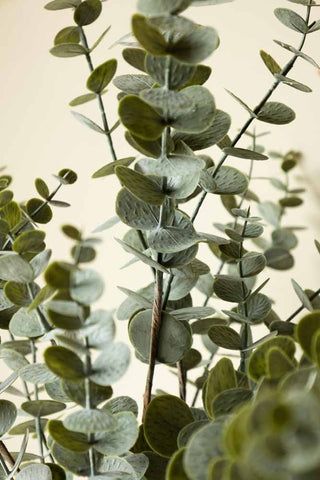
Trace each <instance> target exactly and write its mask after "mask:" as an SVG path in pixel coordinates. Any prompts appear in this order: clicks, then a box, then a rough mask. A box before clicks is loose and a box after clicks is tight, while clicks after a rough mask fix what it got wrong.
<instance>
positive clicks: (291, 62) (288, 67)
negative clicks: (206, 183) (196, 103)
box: [191, 5, 312, 223]
mask: <svg viewBox="0 0 320 480" xmlns="http://www.w3.org/2000/svg"><path fill="white" fill-rule="evenodd" d="M311 7H312V5H308V6H307V14H306V23H307V24H309V20H310V13H311ZM306 38H307V33H306V32H305V33H304V34H303V37H302V40H301V43H300V45H299V47H298V49H297V50H298V51H299V52H301V50H302V49H303V47H304V44H305V41H306ZM297 58H298V56H297V55H296V54H295V55H294V56H293V57H292V58H291V60H289V62H288V63H287V64H286V65H285V66H284V67H283V69H282V70H281V72H280V75H283V76H286V75H287V74H288V73H289V72H290V70H291V69H292V67H293V66H294V64H295V63H296V60H297ZM280 83H281V81H280V80H278V79H277V80H275V82H274V83H273V85H272V86H271V87H270V89H269V90H268V92H267V93H266V95H265V96H264V97H263V98H262V100H261V102H260V103H259V104H258V105H257V106H256V107H255V108H254V110H253V113H254V114H255V116H251V117H250V118H249V119H248V120H247V121H246V122H245V124H244V125H243V127H242V128H241V130H240V131H239V133H238V134H237V136H236V137H235V138H234V140H233V141H232V142H231V145H230V146H231V147H235V146H236V145H237V143H238V142H239V140H241V138H242V136H243V135H244V134H245V133H246V131H247V130H248V128H249V127H250V125H251V123H252V122H253V121H254V120H255V118H256V115H258V114H259V113H260V111H261V110H262V108H263V107H264V106H265V104H266V103H267V101H268V100H269V98H270V97H271V96H272V95H273V93H274V91H275V90H276V88H277V87H278V86H279V84H280ZM228 157H229V155H228V154H227V153H225V154H223V156H222V158H221V160H220V161H219V163H218V165H217V167H216V169H215V170H214V172H213V175H212V176H213V178H214V177H215V176H216V175H217V173H218V172H219V170H220V168H221V167H222V165H223V164H224V162H225V161H226V159H227V158H228ZM206 196H207V192H203V194H202V195H201V197H200V199H199V202H198V204H197V205H196V208H195V210H194V212H193V214H192V215H191V221H192V223H193V222H194V221H195V219H196V218H197V216H198V213H199V211H200V208H201V206H202V204H203V202H204V200H205V198H206Z"/></svg>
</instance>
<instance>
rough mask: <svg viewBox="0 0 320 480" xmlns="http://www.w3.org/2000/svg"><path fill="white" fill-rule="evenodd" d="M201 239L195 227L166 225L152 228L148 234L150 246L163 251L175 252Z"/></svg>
mask: <svg viewBox="0 0 320 480" xmlns="http://www.w3.org/2000/svg"><path fill="white" fill-rule="evenodd" d="M199 241H200V238H199V237H198V235H197V232H196V231H195V230H194V229H191V227H190V228H188V229H182V228H178V227H166V228H158V229H156V230H152V231H151V232H149V234H148V243H149V245H150V247H151V248H152V249H154V250H156V251H157V252H161V253H175V252H179V251H181V250H184V249H186V248H189V247H191V246H192V245H195V244H196V243H198V242H199Z"/></svg>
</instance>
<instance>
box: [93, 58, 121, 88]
mask: <svg viewBox="0 0 320 480" xmlns="http://www.w3.org/2000/svg"><path fill="white" fill-rule="evenodd" d="M116 70H117V61H116V60H115V59H111V60H108V61H107V62H105V63H103V64H102V65H99V67H96V68H95V69H94V70H93V72H92V73H91V75H90V77H89V78H88V80H87V88H88V90H91V91H92V92H94V93H97V94H100V93H101V92H102V91H103V90H104V89H105V88H106V86H107V85H109V83H110V82H111V80H112V79H113V77H114V75H115V73H116Z"/></svg>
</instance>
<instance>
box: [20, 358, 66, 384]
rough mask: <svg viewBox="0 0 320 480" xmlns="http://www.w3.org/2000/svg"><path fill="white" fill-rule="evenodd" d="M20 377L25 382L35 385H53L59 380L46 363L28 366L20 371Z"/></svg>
mask: <svg viewBox="0 0 320 480" xmlns="http://www.w3.org/2000/svg"><path fill="white" fill-rule="evenodd" d="M19 376H20V378H21V379H22V380H24V381H25V382H30V383H33V384H42V383H52V382H55V381H56V380H57V379H58V377H57V376H56V375H55V374H54V373H53V372H51V370H49V368H48V367H47V365H46V364H45V363H34V364H31V365H26V366H24V367H23V368H21V369H20V370H19Z"/></svg>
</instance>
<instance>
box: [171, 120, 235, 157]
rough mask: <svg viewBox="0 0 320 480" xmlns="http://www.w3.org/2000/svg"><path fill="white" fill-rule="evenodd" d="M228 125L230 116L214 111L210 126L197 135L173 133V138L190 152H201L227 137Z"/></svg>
mask: <svg viewBox="0 0 320 480" xmlns="http://www.w3.org/2000/svg"><path fill="white" fill-rule="evenodd" d="M230 125H231V118H230V115H228V114H227V113H225V112H223V111H221V110H216V114H215V117H214V120H213V122H212V124H211V125H210V126H209V128H207V129H206V130H204V131H203V132H201V133H197V134H186V133H181V132H175V133H174V136H173V138H174V139H175V140H182V141H183V142H185V143H186V144H187V145H188V146H189V147H190V148H191V149H192V150H195V151H196V150H202V149H204V148H208V147H212V146H213V145H216V144H217V143H218V142H220V140H222V139H223V138H224V137H225V136H226V135H227V133H228V131H229V128H230Z"/></svg>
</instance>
